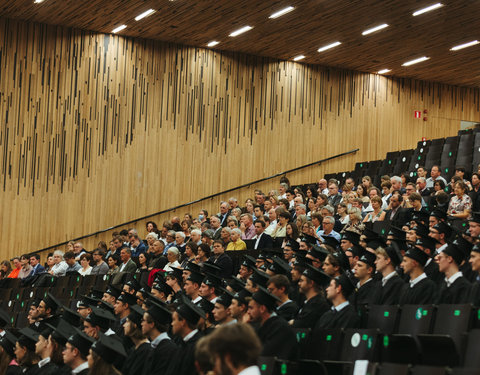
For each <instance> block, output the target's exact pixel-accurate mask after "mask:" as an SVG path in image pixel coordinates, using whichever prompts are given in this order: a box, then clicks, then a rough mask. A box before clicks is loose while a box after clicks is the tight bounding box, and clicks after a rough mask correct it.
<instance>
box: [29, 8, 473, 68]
mask: <svg viewBox="0 0 480 375" xmlns="http://www.w3.org/2000/svg"><path fill="white" fill-rule="evenodd" d="M43 1H44V0H35V3H36V4H38V3H42V2H43ZM441 7H443V4H442V3H436V4H433V5H430V6H428V7H425V8H422V9H419V10H417V11H415V12H413V13H412V16H414V17H416V16H419V15H421V14H424V13H427V12H430V11H432V10H435V9H438V8H441ZM294 9H295V8H294V7H293V6H288V7H286V8H283V9H281V10H279V11H278V12H275V13H273V14H271V15H270V16H269V17H268V18H270V19H275V18H278V17H281V16H283V15H285V14H287V13H290V12H291V11H293V10H294ZM153 13H155V9H148V10H147V11H145V12H143V13H141V14H139V15H138V16H137V17H135V21H140V20H142V19H144V18H146V17H148V16H150V15H152V14H153ZM388 26H389V25H388V24H387V23H383V24H381V25H377V26H375V27H372V28H370V29H368V30H365V31H364V32H362V35H363V36H365V35H369V34H372V33H375V32H377V31H380V30H383V29H385V28H387V27H388ZM126 28H127V25H120V26H118V27H116V28H115V29H113V30H112V33H114V34H116V33H118V32H120V31H122V30H125V29H126ZM252 29H253V26H248V25H247V26H244V27H241V28H240V29H238V30H235V31H233V32H232V33H230V34H229V35H228V36H230V37H236V36H238V35H241V34H243V33H246V32H247V31H250V30H252ZM479 43H480V42H479V41H478V40H472V41H470V42H467V43H463V44H460V45H458V46H455V47H452V48H450V51H458V50H460V49H463V48H467V47H471V46H474V45H476V44H479ZM218 44H220V42H219V41H217V40H212V41H211V42H209V43H207V47H215V46H216V45H218ZM341 44H342V42H339V41H336V42H333V43H330V44H327V45H325V46H323V47H320V48H319V49H318V52H324V51H327V50H329V49H332V48H334V47H337V46H339V45H341ZM304 58H305V55H298V56H295V57H294V58H293V61H299V60H303V59H304ZM429 59H430V57H427V56H422V57H419V58H416V59H414V60H410V61H407V62H405V63H403V64H402V66H410V65H413V64H418V63H420V62H423V61H426V60H429ZM389 72H391V69H382V70H380V71H378V72H377V73H378V74H386V73H389Z"/></svg>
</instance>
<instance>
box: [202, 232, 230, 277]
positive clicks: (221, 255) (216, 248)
mask: <svg viewBox="0 0 480 375" xmlns="http://www.w3.org/2000/svg"><path fill="white" fill-rule="evenodd" d="M208 261H209V262H210V263H213V264H215V265H217V266H218V267H220V268H221V271H219V275H218V276H220V277H223V278H225V279H230V278H231V277H232V273H233V262H232V258H230V257H229V256H228V255H227V254H225V245H224V244H223V241H222V240H215V241H213V255H212V256H211V257H210V259H208Z"/></svg>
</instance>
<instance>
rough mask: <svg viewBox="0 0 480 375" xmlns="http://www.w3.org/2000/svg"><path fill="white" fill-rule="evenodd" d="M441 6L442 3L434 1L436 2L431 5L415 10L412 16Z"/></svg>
mask: <svg viewBox="0 0 480 375" xmlns="http://www.w3.org/2000/svg"><path fill="white" fill-rule="evenodd" d="M441 7H443V4H442V3H436V4H433V5H430V6H428V7H426V8H422V9H419V10H417V11H415V12H413V13H412V16H414V17H415V16H419V15H420V14H423V13H427V12H430V11H432V10H435V9H438V8H441Z"/></svg>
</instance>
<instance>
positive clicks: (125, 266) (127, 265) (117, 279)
mask: <svg viewBox="0 0 480 375" xmlns="http://www.w3.org/2000/svg"><path fill="white" fill-rule="evenodd" d="M131 258H132V251H131V250H130V249H129V248H128V247H122V250H120V259H121V261H122V263H121V264H120V269H119V270H118V272H117V273H116V274H115V276H114V277H113V280H112V284H113V285H118V284H121V282H122V278H123V275H124V273H133V272H135V271H136V270H137V265H136V264H135V262H134V261H133V260H132V259H131Z"/></svg>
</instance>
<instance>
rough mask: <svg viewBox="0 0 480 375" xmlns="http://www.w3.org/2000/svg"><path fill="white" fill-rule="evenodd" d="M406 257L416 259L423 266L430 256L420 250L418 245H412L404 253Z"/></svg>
mask: <svg viewBox="0 0 480 375" xmlns="http://www.w3.org/2000/svg"><path fill="white" fill-rule="evenodd" d="M405 256H406V257H407V258H410V259H413V260H416V261H417V262H418V263H419V264H420V265H421V266H422V267H425V264H426V263H427V261H428V259H429V258H430V257H429V256H428V254H427V253H425V252H424V251H423V250H420V249H419V248H418V247H412V248H410V249H408V250H407V252H406V253H405Z"/></svg>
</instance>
